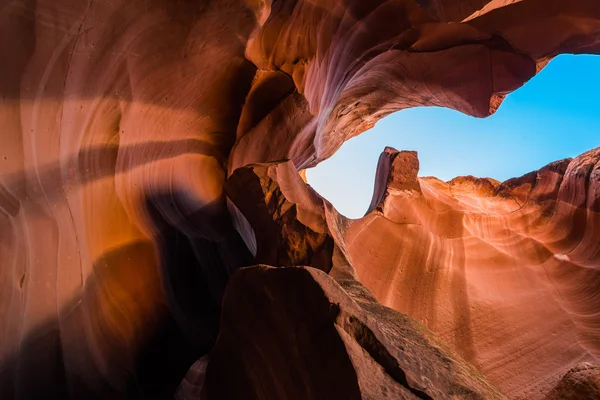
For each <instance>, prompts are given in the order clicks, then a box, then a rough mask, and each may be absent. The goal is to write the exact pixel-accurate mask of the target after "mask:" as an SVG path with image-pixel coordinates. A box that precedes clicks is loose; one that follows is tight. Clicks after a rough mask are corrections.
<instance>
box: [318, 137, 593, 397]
mask: <svg viewBox="0 0 600 400" xmlns="http://www.w3.org/2000/svg"><path fill="white" fill-rule="evenodd" d="M599 161H600V149H596V150H592V151H590V152H588V153H585V154H583V155H581V156H579V157H577V158H575V159H572V160H571V159H567V160H563V161H559V162H555V163H552V164H549V165H547V166H545V167H543V168H542V169H540V170H538V171H535V172H532V173H530V174H527V175H525V176H523V177H521V178H516V179H510V180H508V181H506V182H503V183H499V182H496V181H493V180H489V179H478V178H474V177H460V178H455V179H453V180H451V181H449V182H442V181H440V180H438V179H436V178H417V169H418V160H417V158H416V154H415V153H414V152H400V153H398V152H397V151H395V150H393V149H389V148H388V149H386V151H385V152H384V153H383V154H382V155H381V157H380V162H379V169H378V175H377V181H376V189H375V193H374V199H375V198H376V199H377V201H375V200H374V202H376V203H377V206H376V207H375V208H374V209H373V210H372V211H371V212H370V213H368V214H367V215H366V216H365V217H364V218H362V219H358V220H347V219H345V218H343V217H341V216H339V215H338V214H337V213H336V212H335V211H333V212H331V214H330V215H329V216H328V221H333V222H332V223H333V225H334V226H335V228H332V229H331V232H332V233H334V236H335V237H336V242H337V243H340V247H341V248H342V249H344V254H345V255H346V257H347V258H348V260H349V262H350V263H351V264H352V265H353V267H354V268H355V269H356V274H357V277H358V279H359V280H360V281H361V282H362V283H363V284H364V285H365V286H366V287H368V288H369V289H370V290H372V291H373V293H374V295H375V297H376V298H377V299H378V300H379V301H380V302H381V303H382V304H384V305H387V306H389V307H391V308H393V309H395V310H398V311H401V312H403V313H406V314H409V315H411V316H413V317H415V318H417V319H418V320H420V321H422V322H423V323H424V324H425V325H427V326H428V327H429V328H430V329H432V330H433V331H434V332H435V333H436V334H437V335H438V337H439V338H441V339H442V340H444V341H445V342H446V343H447V344H448V345H450V346H451V347H452V348H454V349H455V350H456V351H457V352H458V353H460V354H461V355H462V356H463V357H464V358H465V359H466V360H467V361H469V362H471V363H472V364H473V365H475V366H477V367H478V368H479V369H480V370H481V371H482V372H483V374H484V375H485V376H486V377H488V379H490V380H491V381H492V382H494V383H496V384H497V385H498V386H499V387H500V388H501V389H503V390H504V392H505V393H506V394H507V395H509V396H510V397H517V398H543V396H544V395H545V394H546V393H548V391H550V389H552V387H553V386H554V385H555V384H556V382H557V381H558V380H559V379H560V378H562V376H563V375H564V374H565V373H567V371H569V369H571V368H572V367H574V366H575V365H577V364H578V363H581V362H589V363H597V362H598V357H599V356H600V331H599V330H598V324H599V323H600V319H599V316H598V309H599V308H598V302H599V301H600V291H599V290H598V289H599V287H598V282H600V241H599V240H598V238H599V237H600V236H599V235H600V233H599V231H598V228H599V226H600V193H599V191H598V188H599V187H600V163H599ZM330 210H332V209H331V208H330ZM574 398H576V397H574Z"/></svg>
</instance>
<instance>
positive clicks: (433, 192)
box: [0, 0, 600, 399]
mask: <svg viewBox="0 0 600 400" xmlns="http://www.w3.org/2000/svg"><path fill="white" fill-rule="evenodd" d="M599 52H600V3H598V2H597V1H595V0H572V1H568V2H567V1H558V0H543V1H542V0H521V1H508V0H507V1H501V0H491V1H487V0H464V1H458V0H431V1H417V0H387V1H383V0H375V1H356V0H343V1H337V0H336V1H333V0H323V1H319V2H317V1H310V0H280V1H279V0H277V1H276V0H273V1H262V0H261V1H258V0H222V1H208V0H198V1H189V0H175V1H173V0H128V1H125V0H113V1H95V0H84V1H70V0H0V127H1V128H0V129H2V133H1V134H0V319H1V320H0V322H1V323H0V328H1V329H0V397H1V398H3V399H4V398H7V399H12V398H19V399H32V398H74V399H78V398H85V399H92V398H102V399H104V398H107V399H108V398H110V399H118V398H168V397H172V396H173V393H174V392H176V390H177V387H178V386H179V384H180V382H181V380H182V378H183V377H184V375H185V374H186V372H187V371H188V369H189V368H190V367H191V366H192V365H194V367H193V368H192V370H191V375H190V374H188V376H187V377H186V380H184V383H183V384H182V386H180V387H179V390H177V393H179V394H181V393H185V392H186V390H187V389H186V388H191V389H190V390H192V391H194V392H195V393H199V392H202V390H201V388H197V387H195V386H194V382H193V380H194V379H193V377H194V376H197V377H198V379H200V380H204V379H205V378H206V379H207V381H206V385H205V386H206V388H211V387H212V388H213V389H211V390H214V382H213V381H211V380H210V377H211V376H215V375H211V374H212V373H211V372H210V371H211V368H213V367H211V364H214V363H216V361H214V363H213V360H218V358H217V357H216V356H215V357H214V358H210V360H211V361H208V367H207V366H206V363H207V354H208V353H209V352H210V351H211V349H213V347H214V346H215V342H217V347H215V352H216V351H217V350H218V349H219V348H220V349H223V348H224V347H223V346H226V345H229V344H227V342H226V341H224V340H222V339H221V338H219V341H217V335H218V332H219V321H220V319H221V317H222V316H221V311H222V304H225V307H227V306H228V305H229V306H230V307H231V304H230V303H227V301H225V303H222V300H223V294H224V292H225V287H226V285H227V283H228V281H229V278H230V276H231V275H232V274H233V273H234V271H236V270H237V269H239V268H240V267H246V266H250V265H253V264H259V263H264V264H270V265H273V266H302V265H304V266H309V267H315V268H318V269H320V270H322V271H325V272H329V273H331V274H332V276H333V277H334V278H333V280H335V279H338V280H342V278H341V277H340V276H339V274H338V276H337V278H336V277H335V276H336V273H335V271H336V267H335V262H334V253H336V254H337V253H340V254H338V255H339V257H341V258H344V259H345V260H347V264H348V269H349V272H346V273H347V274H349V275H350V276H352V274H353V273H354V272H353V271H354V270H355V273H356V277H357V278H358V279H359V280H360V281H361V282H362V283H363V284H364V285H365V286H366V287H367V288H368V289H370V290H371V291H372V293H373V295H374V296H375V298H376V299H377V300H378V301H380V302H381V303H382V304H383V305H385V306H389V307H391V308H394V309H396V310H397V311H400V312H404V313H407V314H409V315H412V316H414V317H415V318H417V319H420V320H422V321H423V322H424V323H425V324H426V325H427V326H429V327H430V328H431V330H432V331H433V332H434V333H436V334H437V335H438V337H440V338H441V339H442V340H443V341H445V342H447V344H448V345H449V346H451V347H453V348H454V350H455V351H456V352H457V353H459V354H460V355H461V356H462V357H463V358H464V359H465V360H466V361H467V362H470V363H472V364H474V365H475V367H477V368H478V369H479V370H480V371H482V372H483V373H484V375H485V376H486V377H487V379H488V380H489V381H491V383H492V384H495V385H496V386H498V387H499V388H500V390H502V391H504V392H505V393H506V394H507V395H508V396H509V397H524V398H542V397H544V396H546V395H547V394H549V393H550V394H549V395H552V396H553V395H558V396H560V395H561V394H560V393H571V392H573V393H575V394H574V396H577V393H576V389H577V388H578V387H579V386H577V385H576V384H575V383H577V382H580V381H579V380H577V379H579V378H578V377H581V376H595V375H593V373H592V372H589V371H593V368H595V367H593V365H595V364H597V357H598V355H599V351H600V350H599V346H600V344H599V341H598V326H599V325H600V321H599V319H598V306H597V304H598V294H597V293H599V291H598V286H599V283H598V282H599V279H598V269H599V263H600V261H599V255H598V254H599V244H598V237H599V235H600V233H599V231H598V224H599V220H598V212H599V200H598V197H599V196H600V189H599V188H598V174H599V172H598V168H599V167H598V152H597V151H596V152H590V153H587V154H585V155H583V156H580V157H578V158H576V159H575V160H571V161H562V162H558V163H555V164H551V165H550V166H548V167H545V168H543V169H541V170H540V171H538V172H535V173H532V174H529V175H526V176H524V177H522V178H519V179H516V180H509V181H507V182H504V183H503V184H498V183H496V182H492V181H489V180H478V179H474V178H462V179H457V180H455V181H452V182H450V183H444V182H440V181H437V180H435V179H433V178H432V179H417V178H416V166H417V163H416V159H415V157H414V155H411V154H408V153H401V155H398V154H397V153H396V152H394V151H392V150H387V151H386V152H385V153H384V155H383V157H382V161H381V163H380V167H379V170H380V172H379V174H378V184H377V186H376V190H375V195H374V201H373V205H372V212H371V213H370V214H369V215H368V216H366V217H365V218H363V219H361V220H357V221H348V220H346V219H345V218H343V217H342V216H340V215H338V214H337V213H336V212H335V210H334V209H333V208H332V207H331V206H330V205H328V204H327V203H326V202H324V201H323V200H322V199H321V198H320V197H319V196H318V195H317V194H316V193H314V191H312V190H311V189H309V188H308V187H307V186H306V185H305V184H304V182H303V181H302V179H301V178H300V175H298V174H297V172H296V170H295V169H296V168H298V169H300V170H302V169H305V168H307V167H310V166H314V165H316V164H317V163H318V162H319V161H321V160H323V159H325V158H327V157H329V156H330V155H331V154H333V153H334V152H335V151H336V150H337V149H338V148H339V147H340V145H341V144H342V143H343V142H344V141H345V140H347V139H348V138H351V137H353V136H355V135H358V134H360V133H361V132H363V131H364V130H365V129H367V128H368V127H370V126H372V125H373V124H374V123H375V122H376V121H377V120H378V119H379V118H381V117H383V116H385V115H387V114H389V113H391V112H393V111H396V110H400V109H403V108H408V107H415V106H428V105H435V106H443V107H449V108H453V109H455V110H458V111H461V112H464V113H467V114H470V115H473V116H477V117H485V116H487V115H489V114H491V113H492V112H494V111H495V110H496V109H497V107H498V106H500V103H501V101H502V99H503V98H504V96H506V95H507V94H508V93H509V92H510V91H512V90H515V89H516V88H518V87H519V86H521V85H522V84H524V83H525V82H526V81H527V80H528V79H529V78H531V77H532V76H533V75H534V74H535V73H536V72H537V71H539V70H540V69H541V68H542V67H543V66H544V65H545V64H546V63H547V62H548V61H549V60H551V58H552V57H554V56H556V55H557V54H560V53H576V54H577V53H599ZM281 160H291V161H288V162H287V163H285V162H284V163H279V164H274V162H275V161H281ZM226 181H227V183H226ZM269 185H270V186H269ZM282 206H286V207H287V208H282ZM257 268H258V269H255V270H254V271H258V272H255V273H251V272H244V273H243V274H246V275H245V276H248V280H249V281H250V283H251V282H254V281H255V280H258V281H260V280H261V279H271V278H270V276H278V274H280V273H279V272H272V271H271V270H267V271H271V272H264V271H263V272H260V271H262V270H261V269H260V268H259V267H257ZM243 271H248V270H243ZM284 271H285V270H284ZM299 271H300V270H299ZM301 271H308V272H302V273H303V274H310V275H311V276H312V277H313V278H311V279H313V281H314V282H316V283H314V282H311V281H310V280H308V281H306V282H305V283H304V286H305V287H306V290H307V291H310V290H313V289H314V288H315V287H316V286H315V285H318V286H320V287H324V286H326V287H327V288H331V287H334V288H335V290H333V289H331V290H333V292H332V291H331V290H325V291H324V292H323V293H325V294H323V295H322V296H324V297H320V299H321V300H318V301H323V302H325V301H326V299H329V300H330V301H332V302H335V301H342V300H333V299H334V298H335V299H346V297H344V296H346V295H344V294H339V293H338V292H339V290H342V291H344V290H345V291H348V290H350V289H349V288H348V287H347V286H344V285H341V287H342V289H338V288H337V286H335V285H337V284H338V283H335V282H333V281H332V282H329V280H332V279H331V278H328V277H327V276H325V275H322V274H321V273H316V272H314V271H313V270H310V269H307V270H304V269H303V270H301ZM299 273H300V272H297V271H296V272H281V274H282V275H281V276H284V275H287V274H289V275H293V274H299ZM239 274H242V272H240V273H239ZM303 276H306V275H303ZM272 279H276V278H272ZM282 279H283V278H282ZM328 279H329V280H328ZM348 280H349V281H353V280H354V278H348ZM235 282H236V285H237V286H233V285H232V286H233V287H238V288H239V289H237V290H238V291H240V292H244V291H245V290H250V289H249V288H243V279H241V278H236V279H235ZM323 282H328V283H323ZM356 284H357V285H358V284H359V283H358V282H356ZM323 285H324V286H323ZM240 286H242V287H240ZM275 286H277V285H275ZM311 288H313V289H311ZM232 290H233V289H231V288H229V289H228V291H229V292H231V291H232ZM315 290H316V289H315ZM350 291H351V290H350ZM317 292H318V290H317ZM319 293H320V292H319ZM284 294H285V293H283V294H282V296H283V295H284ZM232 296H233V297H234V298H235V294H234V295H232ZM332 296H333V297H332ZM348 296H350V295H348ZM229 297H231V296H229ZM351 297H352V296H351ZM324 299H325V300H324ZM226 300H227V296H226ZM288 300H289V299H287V298H285V296H284V297H281V301H282V302H286V301H288ZM257 301H258V300H257ZM315 301H317V299H315ZM353 301H356V300H353ZM286 304H288V305H289V307H296V306H297V304H295V303H294V302H293V301H291V302H289V301H288V302H287V303H286ZM251 305H252V304H249V305H248V306H249V307H250V306H251ZM234 306H235V305H234ZM348 310H350V309H348ZM268 311H269V310H265V312H266V313H268ZM347 312H350V311H347ZM352 312H354V313H355V314H356V315H357V316H356V318H358V319H359V320H361V321H363V322H362V323H363V324H365V322H364V321H365V318H366V317H363V315H364V314H363V311H360V310H358V309H356V308H352ZM364 312H365V313H367V314H368V313H369V312H375V311H374V310H373V309H370V311H368V310H367V311H364ZM382 312H383V311H382ZM390 312H392V311H390V310H387V309H386V311H385V312H384V313H387V314H386V315H388V314H389V313H390ZM236 313H237V312H236V311H235V310H234V311H233V315H237V314H236ZM358 314H360V316H358ZM225 315H226V314H225V313H223V318H225ZM389 315H392V314H389ZM393 315H399V314H393ZM264 317H265V318H267V319H268V318H271V317H269V316H268V315H266V316H264ZM289 317H290V320H292V319H293V318H299V315H290V316H289ZM360 318H363V319H360ZM398 318H400V317H398ZM392 319H393V318H392ZM328 321H329V322H328V323H330V325H328V329H329V328H331V329H335V330H336V332H338V333H339V334H340V335H342V336H343V335H344V334H343V333H342V332H341V330H340V328H339V327H340V326H341V325H340V324H341V322H339V320H337V319H336V320H334V319H330V320H328ZM282 323H283V321H282ZM411 324H412V323H411ZM333 325H335V326H333ZM367 325H368V324H367ZM331 329H329V331H330V332H332V331H331ZM369 329H371V330H372V331H373V329H374V328H369ZM377 329H380V328H377ZM377 329H375V331H376V330H377ZM384 330H385V329H384ZM375 335H376V336H377V334H375ZM395 335H396V334H390V333H388V336H386V338H384V339H381V336H378V338H379V339H378V343H386V345H385V346H384V347H386V346H389V347H391V348H392V349H388V350H390V351H393V348H394V346H397V345H398V343H399V342H398V341H396V340H395V339H394V340H392V339H389V338H390V337H392V338H396V337H397V335H396V336H395ZM423 335H424V336H423V337H429V336H427V335H429V333H423ZM346 339H347V338H346ZM336 340H337V339H336ZM340 340H342V339H340ZM343 340H344V343H346V344H347V343H351V341H347V340H345V339H343ZM336 343H338V344H340V342H339V341H337V342H336ZM423 343H424V342H423ZM287 344H288V345H292V344H293V343H292V344H291V343H287ZM219 345H220V346H221V347H219ZM425 347H426V346H425ZM348 348H349V347H348ZM353 348H354V349H357V348H356V347H353ZM363 348H364V347H363ZM340 349H341V348H340V347H339V346H338V350H340ZM313 350H314V349H313ZM348 351H349V352H350V350H348ZM361 351H362V350H361ZM422 351H423V357H424V358H423V362H425V360H434V359H435V360H439V358H435V357H434V358H427V357H428V356H427V357H426V354H429V353H428V352H427V351H428V350H426V349H425V348H422ZM444 351H446V350H444ZM452 351H453V350H448V352H449V353H447V354H450V353H452ZM216 354H217V355H218V354H219V353H218V352H216ZM336 354H338V355H340V354H343V351H338V353H336ZM444 354H446V353H444ZM344 356H345V355H344ZM340 357H343V356H342V355H340ZM345 357H348V356H345ZM447 357H448V359H452V360H454V361H452V363H453V364H452V365H458V366H459V367H457V368H458V369H456V371H462V372H461V373H460V374H459V373H456V374H452V373H449V375H443V373H442V372H440V371H438V372H435V371H433V372H431V371H430V372H431V373H433V375H430V376H437V377H440V376H442V375H443V376H444V378H443V379H441V378H440V379H437V380H435V379H434V380H433V381H432V382H434V383H433V384H432V386H431V385H430V386H427V385H426V384H419V388H417V389H415V390H421V389H422V390H426V389H427V388H434V389H432V390H434V391H433V392H432V393H434V394H430V395H429V396H435V393H438V394H439V393H444V392H443V390H447V389H448V387H451V386H452V385H453V384H456V385H463V386H464V385H467V386H469V385H470V386H469V388H471V389H470V390H472V392H473V393H479V394H481V396H483V397H487V394H486V393H494V395H495V393H497V391H496V389H494V388H493V387H492V386H491V385H490V384H488V383H486V382H485V379H484V378H479V377H472V379H471V380H469V379H467V378H466V377H465V376H463V375H461V374H462V373H463V372H464V371H467V370H468V368H470V367H468V366H465V365H466V364H465V363H464V361H461V360H460V359H459V358H460V357H458V356H455V355H448V356H447ZM442 358H443V357H442ZM198 359H201V361H196V360H198ZM345 360H346V361H348V360H347V359H345ZM353 360H355V359H353ZM346 361H344V362H341V361H340V362H341V363H342V364H343V365H344V368H346V371H348V370H350V369H352V368H354V369H355V371H356V372H355V373H356V374H357V378H356V379H357V380H358V382H359V385H360V382H361V381H360V379H362V378H361V375H360V374H361V372H360V371H361V369H360V365H359V364H360V363H357V362H354V363H350V364H349V363H348V362H346ZM388 361H389V360H388ZM377 362H379V361H377ZM381 362H383V361H381ZM432 362H433V361H432ZM344 363H345V364H344ZM384 363H385V362H384ZM342 364H340V365H342ZM380 364H381V363H380ZM217 365H218V364H217ZM434 365H435V363H434ZM582 365H583V366H585V367H582ZM588 365H590V367H589V368H588V367H587V366H588ZM215 368H216V367H215ZM205 369H206V371H207V372H206V374H207V375H206V377H205V376H204V372H203V371H204V370H205ZM213 370H214V369H213ZM362 371H364V369H363V370H362ZM372 371H377V368H372ZM407 371H409V370H408V369H407ZM469 371H470V370H469ZM582 371H583V372H582ZM586 371H588V372H586ZM409 372H410V371H409ZM409 372H407V375H408V374H409ZM436 374H438V375H436ZM439 374H442V375H439ZM474 374H475V373H474ZM350 375H351V374H350ZM388 375H389V373H388ZM475 375H476V374H475ZM345 376H349V375H345ZM390 376H392V375H390ZM397 376H398V375H397ZM563 376H564V378H563ZM188 378H189V379H188ZM259 378H260V377H257V379H259ZM380 378H381V379H384V378H385V379H388V378H389V377H385V376H384V377H382V376H380ZM369 379H370V378H369ZM394 379H395V381H396V382H398V381H401V380H402V379H400V378H394ZM411 379H412V378H411ZM415 379H416V378H415ZM559 381H560V383H559ZM377 382H383V381H377ZM386 382H389V380H386ZM444 382H445V383H444ZM451 382H454V383H451ZM469 382H470V383H469ZM473 382H475V383H473ZM574 382H575V383H574ZM586 382H587V381H586ZM211 385H212V386H211ZM349 385H350V383H349ZM382 385H383V384H382ZM390 385H392V384H390ZM436 385H437V386H436ZM440 385H441V386H440ZM555 385H557V386H555ZM586 385H587V386H586ZM409 386H410V384H409ZM580 386H581V387H584V389H585V390H587V391H588V392H589V393H593V379H592V378H591V380H590V381H589V382H587V383H586V384H585V385H580ZM353 387H354V388H355V389H356V387H355V386H353ZM363 387H364V385H363V386H361V387H360V389H361V390H363ZM411 387H412V386H411ZM590 388H591V389H590ZM196 389H198V390H196ZM207 390H208V389H207ZM398 390H404V389H402V388H400V389H398ZM407 390H408V389H407ZM582 390H583V389H582ZM409 392H410V393H412V394H414V392H411V391H410V390H409ZM588 392H586V393H588ZM212 393H213V397H214V396H218V395H215V394H214V392H212ZM353 393H355V394H356V392H353ZM366 393H367V392H363V395H364V396H369V395H368V394H366ZM368 393H374V392H368ZM557 393H558V394H557ZM582 393H583V392H582Z"/></svg>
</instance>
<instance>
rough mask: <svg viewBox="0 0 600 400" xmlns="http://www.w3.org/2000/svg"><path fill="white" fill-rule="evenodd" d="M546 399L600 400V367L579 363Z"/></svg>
mask: <svg viewBox="0 0 600 400" xmlns="http://www.w3.org/2000/svg"><path fill="white" fill-rule="evenodd" d="M546 399H547V400H559V399H560V400H570V399H573V400H575V399H590V400H593V399H600V366H598V365H591V364H587V363H581V364H578V365H577V366H575V367H573V368H571V369H570V370H569V371H568V372H567V373H566V374H565V376H564V377H563V378H562V379H561V380H560V382H559V383H558V385H556V387H555V388H554V389H552V391H551V392H550V393H549V394H548V396H547V397H546Z"/></svg>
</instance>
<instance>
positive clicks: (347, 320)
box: [206, 266, 504, 399]
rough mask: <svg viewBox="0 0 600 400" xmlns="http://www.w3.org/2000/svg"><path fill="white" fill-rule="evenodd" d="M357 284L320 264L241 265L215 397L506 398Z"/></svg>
mask: <svg viewBox="0 0 600 400" xmlns="http://www.w3.org/2000/svg"><path fill="white" fill-rule="evenodd" d="M353 283H354V285H355V287H354V288H353V291H352V294H349V293H348V292H347V291H345V290H344V288H343V286H340V285H338V283H336V282H335V280H333V279H332V278H331V277H329V276H328V275H326V274H325V273H323V272H321V271H319V270H316V269H313V268H294V267H292V268H271V267H266V266H258V267H250V268H244V269H241V270H239V271H238V272H237V273H236V274H235V275H234V276H233V277H232V280H231V282H230V285H229V286H228V288H227V292H226V294H225V298H224V301H223V314H222V320H221V330H220V332H219V338H218V340H217V343H216V345H215V347H214V349H213V351H212V354H211V360H210V363H209V364H208V370H207V375H206V387H207V393H208V398H227V399H275V398H277V399H321V398H339V399H361V398H366V399H432V398H433V399H442V398H457V399H458V398H465V399H500V398H504V397H503V396H502V395H501V394H500V393H499V392H498V391H497V390H496V389H494V388H493V386H491V385H490V384H488V383H487V382H486V381H485V379H484V378H483V377H482V376H480V375H479V373H477V371H476V370H475V369H474V368H473V367H472V366H470V365H468V364H467V363H465V362H464V361H462V360H457V359H456V358H455V356H453V355H452V354H451V353H450V352H449V351H448V350H446V349H445V348H443V347H442V346H441V345H440V344H439V343H438V342H437V341H436V340H434V339H433V336H432V335H431V333H430V332H428V330H427V329H426V328H425V327H423V326H421V325H420V324H418V323H417V322H415V321H413V320H411V319H410V318H408V317H406V316H404V315H402V314H400V313H397V312H394V311H393V310H391V309H389V308H387V307H383V306H381V305H380V304H379V303H377V301H376V300H375V299H374V298H373V297H372V296H371V295H370V294H369V293H368V291H367V290H366V289H364V288H363V287H362V285H360V283H358V282H356V281H355V282H353ZM273 304H276V306H273Z"/></svg>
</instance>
